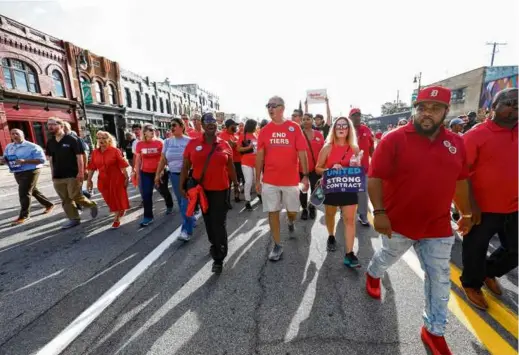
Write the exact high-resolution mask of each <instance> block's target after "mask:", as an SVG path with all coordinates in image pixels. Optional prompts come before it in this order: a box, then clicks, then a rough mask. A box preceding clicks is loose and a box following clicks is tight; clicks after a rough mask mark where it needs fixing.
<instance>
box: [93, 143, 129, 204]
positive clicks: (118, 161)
mask: <svg viewBox="0 0 519 355" xmlns="http://www.w3.org/2000/svg"><path fill="white" fill-rule="evenodd" d="M128 166H129V164H128V161H126V159H124V158H123V155H122V153H121V151H120V150H119V149H117V148H114V147H108V148H106V150H105V151H104V152H102V151H101V149H99V148H98V149H96V150H94V152H93V153H92V159H91V160H90V163H89V164H88V170H98V171H99V176H98V177H97V189H98V190H99V192H101V195H102V196H103V199H104V200H105V202H106V204H107V205H108V207H109V208H110V211H111V212H119V211H125V210H127V209H129V208H130V201H129V200H128V192H127V191H126V186H125V184H124V180H125V177H124V174H123V172H122V171H121V169H124V168H127V167H128Z"/></svg>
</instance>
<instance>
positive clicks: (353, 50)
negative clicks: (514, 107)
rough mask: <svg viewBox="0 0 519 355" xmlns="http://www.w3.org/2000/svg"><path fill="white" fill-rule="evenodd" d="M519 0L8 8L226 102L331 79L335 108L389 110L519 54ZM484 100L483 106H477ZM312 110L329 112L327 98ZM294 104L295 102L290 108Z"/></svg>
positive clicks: (301, 89) (286, 92)
mask: <svg viewBox="0 0 519 355" xmlns="http://www.w3.org/2000/svg"><path fill="white" fill-rule="evenodd" d="M517 10H518V1H517V0H495V1H493V2H488V1H485V2H483V1H473V0H472V1H469V0H435V1H433V2H431V1H417V0H414V1H412V0H392V1H385V0H375V1H360V0H357V1H339V0H337V1H333V0H332V1H327V0H319V1H317V0H314V1H306V0H299V1H283V0H277V1H274V0H261V1H260V0H257V1H243V0H242V1H239V0H236V1H231V0H207V1H205V0H200V1H196V0H180V1H177V0H163V1H155V0H146V1H118V0H117V1H116V0H104V1H98V0H85V1H83V0H79V1H77V0H64V1H56V2H49V1H45V2H42V1H1V2H0V13H2V14H3V15H5V16H8V17H11V18H14V19H15V20H17V21H20V22H23V23H25V24H27V25H30V26H31V27H34V28H36V29H39V30H41V31H44V32H46V33H48V34H50V35H53V36H55V37H58V38H62V39H66V40H68V41H70V42H73V43H75V44H77V45H79V46H81V47H84V48H88V49H89V50H91V51H93V52H95V53H96V54H100V55H103V56H105V57H107V58H110V59H112V60H115V61H118V62H119V63H120V64H121V66H123V67H124V68H126V69H129V70H131V71H134V72H136V73H139V74H141V75H149V76H150V78H151V79H152V80H160V81H162V80H164V78H166V77H169V78H170V80H171V81H172V82H174V83H198V84H200V86H202V87H203V88H205V89H208V90H210V91H213V92H215V93H216V94H218V95H219V96H220V102H221V108H222V109H223V110H224V111H226V112H234V113H238V114H239V115H241V116H242V117H243V116H246V115H250V116H253V117H263V116H266V109H265V104H266V102H267V100H268V98H269V97H270V96H272V95H281V96H282V97H283V98H285V101H286V103H287V109H288V110H291V109H293V108H296V107H297V105H298V104H299V100H304V97H305V95H306V90H307V89H321V88H327V89H328V95H329V97H330V105H331V109H332V114H334V115H338V114H339V113H341V112H342V113H344V114H346V113H347V112H348V111H349V108H350V105H352V106H355V107H360V108H361V109H362V111H363V112H364V113H371V114H373V115H378V114H379V113H380V105H381V104H383V103H384V102H386V101H394V100H396V97H397V90H400V99H401V100H402V101H406V102H409V101H410V98H411V92H412V90H413V88H415V87H416V84H413V77H414V75H415V74H417V73H419V72H422V73H423V74H422V83H423V84H427V83H431V82H434V81H438V80H441V79H443V78H446V77H448V76H452V75H455V74H459V73H462V72H464V71H468V70H471V69H475V68H477V67H481V66H484V65H489V63H490V54H491V47H490V46H486V45H485V43H486V42H487V41H498V42H508V45H507V46H504V47H501V48H500V49H499V53H498V54H497V56H496V61H495V65H513V64H515V65H517V59H518V58H519V44H518V38H517V35H518V33H519V28H518V25H517V21H515V19H516V15H517ZM474 109H475V108H474ZM310 111H311V112H314V113H317V112H324V107H323V106H322V105H315V106H314V105H312V106H310ZM287 114H288V112H287Z"/></svg>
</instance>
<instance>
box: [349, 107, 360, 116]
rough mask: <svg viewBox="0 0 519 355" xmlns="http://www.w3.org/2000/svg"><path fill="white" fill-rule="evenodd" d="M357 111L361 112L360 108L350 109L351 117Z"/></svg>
mask: <svg viewBox="0 0 519 355" xmlns="http://www.w3.org/2000/svg"><path fill="white" fill-rule="evenodd" d="M356 113H360V108H352V109H351V110H350V115H349V117H351V116H352V115H354V114H356Z"/></svg>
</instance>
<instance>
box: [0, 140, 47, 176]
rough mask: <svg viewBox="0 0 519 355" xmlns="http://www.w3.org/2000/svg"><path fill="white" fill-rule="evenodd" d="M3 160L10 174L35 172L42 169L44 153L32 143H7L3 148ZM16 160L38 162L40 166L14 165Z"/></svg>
mask: <svg viewBox="0 0 519 355" xmlns="http://www.w3.org/2000/svg"><path fill="white" fill-rule="evenodd" d="M4 159H5V161H6V164H7V166H8V167H9V170H10V171H11V172H12V173H19V172H22V171H29V170H35V169H39V168H41V167H43V163H45V160H46V159H45V153H44V152H43V149H42V148H41V147H40V146H39V145H37V144H34V143H32V142H29V141H23V142H22V143H9V144H8V145H7V147H6V148H5V155H4ZM17 159H25V160H33V159H34V160H39V161H40V162H41V163H40V164H16V160H17Z"/></svg>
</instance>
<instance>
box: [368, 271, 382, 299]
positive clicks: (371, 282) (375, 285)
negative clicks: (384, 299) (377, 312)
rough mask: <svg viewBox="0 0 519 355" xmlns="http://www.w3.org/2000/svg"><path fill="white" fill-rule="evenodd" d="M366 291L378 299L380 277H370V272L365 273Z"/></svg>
mask: <svg viewBox="0 0 519 355" xmlns="http://www.w3.org/2000/svg"><path fill="white" fill-rule="evenodd" d="M366 291H367V292H368V295H370V296H371V297H372V298H375V299H377V300H379V299H380V295H381V291H380V279H376V278H374V277H371V276H370V274H368V273H366Z"/></svg>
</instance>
